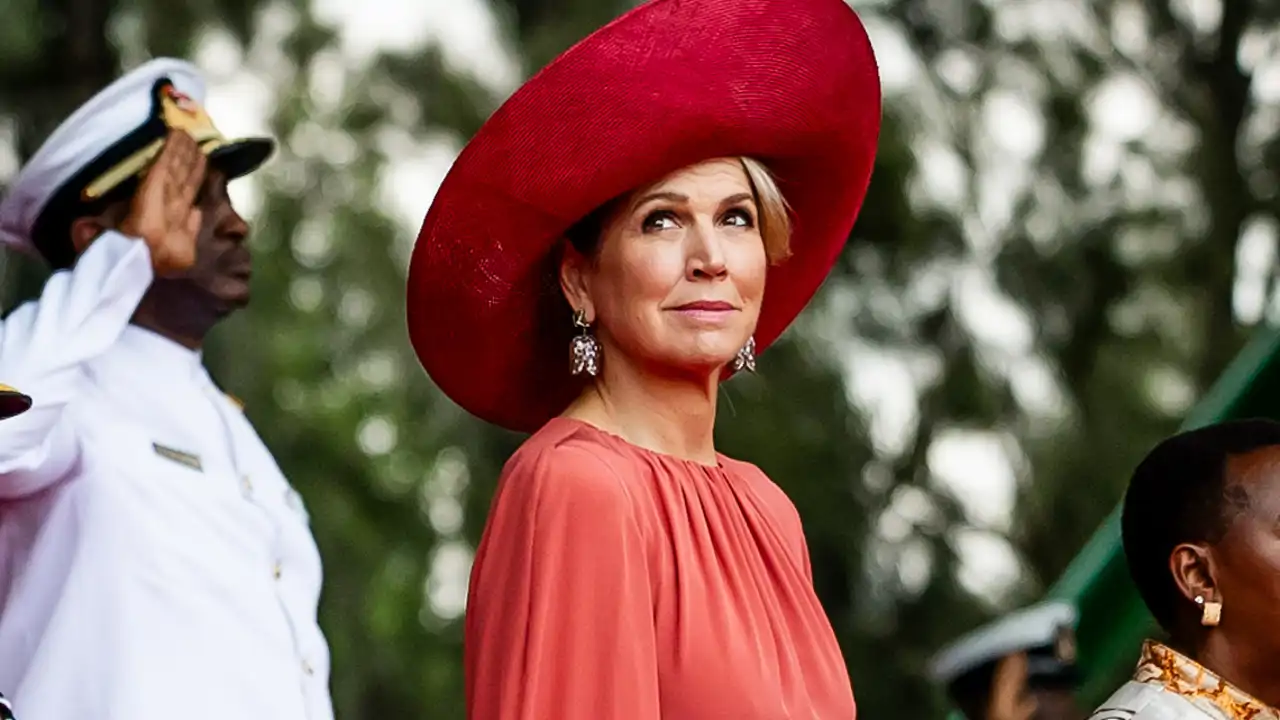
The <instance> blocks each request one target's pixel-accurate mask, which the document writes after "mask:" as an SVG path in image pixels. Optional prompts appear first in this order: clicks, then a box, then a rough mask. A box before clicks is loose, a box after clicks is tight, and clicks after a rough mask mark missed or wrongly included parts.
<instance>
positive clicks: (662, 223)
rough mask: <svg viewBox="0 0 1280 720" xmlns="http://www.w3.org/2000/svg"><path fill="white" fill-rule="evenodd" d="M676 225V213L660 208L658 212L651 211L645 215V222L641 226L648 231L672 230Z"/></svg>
mask: <svg viewBox="0 0 1280 720" xmlns="http://www.w3.org/2000/svg"><path fill="white" fill-rule="evenodd" d="M676 225H677V223H676V218H675V215H672V214H671V212H670V211H668V210H659V211H657V212H652V213H649V214H648V215H646V216H645V219H644V222H643V223H641V227H642V228H644V230H645V231H646V232H660V231H662V230H670V229H672V228H674V227H676Z"/></svg>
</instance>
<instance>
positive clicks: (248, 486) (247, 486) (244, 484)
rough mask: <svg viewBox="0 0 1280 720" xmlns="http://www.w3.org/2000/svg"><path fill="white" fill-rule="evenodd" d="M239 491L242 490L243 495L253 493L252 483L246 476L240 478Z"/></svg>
mask: <svg viewBox="0 0 1280 720" xmlns="http://www.w3.org/2000/svg"><path fill="white" fill-rule="evenodd" d="M240 489H242V490H244V494H245V495H248V494H250V493H252V492H253V481H252V480H250V479H249V476H248V475H241V476H240Z"/></svg>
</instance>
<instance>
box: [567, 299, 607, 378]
mask: <svg viewBox="0 0 1280 720" xmlns="http://www.w3.org/2000/svg"><path fill="white" fill-rule="evenodd" d="M573 325H574V327H576V328H578V331H579V332H578V334H577V335H576V336H574V338H573V340H571V341H570V342H569V372H570V373H571V374H573V375H590V376H591V377H595V376H596V375H597V374H599V373H600V341H599V340H596V338H595V336H594V335H592V334H591V323H589V322H587V311H586V310H575V311H574V313H573Z"/></svg>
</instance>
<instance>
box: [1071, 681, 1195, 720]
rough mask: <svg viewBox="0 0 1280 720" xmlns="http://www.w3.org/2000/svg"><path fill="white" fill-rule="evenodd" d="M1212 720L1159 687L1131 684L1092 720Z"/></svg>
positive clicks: (1100, 707) (1108, 702) (1099, 708)
mask: <svg viewBox="0 0 1280 720" xmlns="http://www.w3.org/2000/svg"><path fill="white" fill-rule="evenodd" d="M1210 717H1211V716H1209V715H1207V714H1205V713H1204V712H1203V711H1202V710H1200V709H1199V708H1197V707H1196V706H1195V705H1192V704H1191V703H1189V702H1187V701H1186V700H1185V699H1183V698H1182V697H1180V696H1178V695H1174V694H1173V693H1169V692H1165V691H1164V689H1163V688H1161V687H1160V686H1159V685H1153V684H1150V683H1140V682H1133V681H1130V682H1127V683H1125V684H1124V685H1122V686H1121V687H1120V689H1119V690H1117V691H1116V692H1115V694H1113V695H1112V696H1111V697H1110V698H1108V699H1107V701H1106V702H1104V703H1102V705H1101V706H1099V707H1098V709H1097V710H1095V711H1094V713H1093V714H1092V715H1090V716H1089V720H1205V719H1206V718H1210Z"/></svg>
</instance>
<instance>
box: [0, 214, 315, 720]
mask: <svg viewBox="0 0 1280 720" xmlns="http://www.w3.org/2000/svg"><path fill="white" fill-rule="evenodd" d="M151 279H152V269H151V259H150V253H149V251H148V249H147V247H146V245H145V244H144V243H142V242H140V241H137V240H133V239H131V238H126V237H124V236H123V235H120V234H117V233H107V234H106V235H104V236H102V237H100V238H99V239H98V240H97V241H95V242H94V243H93V244H92V245H91V246H90V247H89V249H88V250H87V251H86V252H85V253H84V255H83V256H82V257H81V258H80V260H79V262H78V263H77V265H76V267H75V269H74V270H72V271H64V272H59V273H56V274H55V275H54V276H53V277H52V278H51V279H50V281H49V283H48V284H47V285H46V287H45V290H44V293H43V295H42V297H41V298H40V300H39V301H38V302H36V303H29V304H27V305H24V306H22V307H20V308H18V309H17V310H16V311H14V313H13V314H12V315H10V316H9V317H8V318H7V319H6V320H5V321H4V322H3V325H2V327H0V377H3V378H5V379H6V381H9V382H13V383H16V384H17V386H18V387H21V388H23V390H24V391H25V392H28V393H30V395H31V396H32V397H33V398H34V401H35V405H34V406H33V407H32V409H31V410H30V411H28V412H27V413H26V414H25V415H22V416H19V417H17V418H13V419H10V420H6V421H4V423H3V425H0V692H2V693H4V694H6V695H7V696H8V697H9V698H10V699H11V701H12V702H13V706H14V709H15V710H16V711H17V714H18V717H20V718H22V720H214V719H215V718H216V719H217V720H227V719H228V718H234V719H236V720H330V719H331V718H332V717H333V711H332V707H331V703H330V699H329V691H328V677H329V655H328V648H327V644H326V642H325V638H324V636H323V635H322V633H321V631H320V628H319V626H318V625H317V622H316V605H317V602H318V599H319V594H320V584H321V567H320V556H319V553H318V551H317V549H316V545H315V542H314V540H313V538H312V536H311V532H310V528H309V525H308V522H307V519H306V511H305V510H304V509H303V507H302V504H301V500H300V498H299V497H298V496H297V494H296V493H295V492H294V491H293V489H292V488H291V487H290V485H289V483H288V482H287V481H286V480H285V478H284V476H283V475H282V474H281V472H280V469H279V468H278V467H277V466H276V463H275V461H274V460H273V459H272V457H271V454H270V452H268V450H267V449H266V447H265V446H264V445H263V444H262V441H261V440H260V439H259V438H258V435H257V433H256V432H255V431H254V429H253V427H252V426H251V425H250V424H249V422H248V421H247V420H246V418H245V417H244V415H243V414H242V413H241V412H240V409H239V407H238V406H237V405H236V404H235V403H234V402H233V401H231V400H230V399H229V398H227V397H226V396H225V395H223V394H222V393H221V392H220V391H219V390H218V389H217V388H216V387H215V386H214V384H213V382H212V381H211V380H210V378H209V376H208V374H207V373H206V372H205V369H204V366H203V365H202V363H201V358H200V355H199V354H198V353H196V352H193V351H191V350H188V349H186V348H184V347H182V346H180V345H178V344H176V343H173V342H171V341H169V340H167V339H164V338H162V337H160V336H159V335H156V334H153V333H151V332H149V331H147V330H143V329H141V328H139V327H137V326H133V325H130V324H129V319H130V317H131V316H132V314H133V312H134V310H135V308H136V307H137V305H138V302H139V301H140V300H141V298H142V296H143V294H144V293H145V291H146V289H147V287H148V286H149V285H150V283H151Z"/></svg>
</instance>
